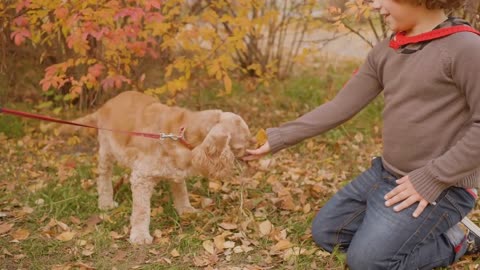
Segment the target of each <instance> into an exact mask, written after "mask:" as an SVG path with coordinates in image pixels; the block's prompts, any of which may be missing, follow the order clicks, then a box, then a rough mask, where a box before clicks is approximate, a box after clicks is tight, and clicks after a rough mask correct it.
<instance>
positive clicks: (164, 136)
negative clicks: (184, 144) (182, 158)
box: [160, 127, 185, 141]
mask: <svg viewBox="0 0 480 270" xmlns="http://www.w3.org/2000/svg"><path fill="white" fill-rule="evenodd" d="M165 139H171V140H174V141H178V140H184V139H185V128H184V127H182V128H180V134H179V135H176V134H173V133H160V140H161V141H163V140H165Z"/></svg>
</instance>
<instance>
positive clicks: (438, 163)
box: [409, 34, 480, 203]
mask: <svg viewBox="0 0 480 270" xmlns="http://www.w3.org/2000/svg"><path fill="white" fill-rule="evenodd" d="M467 35H468V36H467ZM463 37H465V38H464V39H463V41H464V42H462V45H461V48H458V50H456V53H455V54H454V55H452V56H451V68H452V69H451V74H452V78H453V81H454V82H455V84H456V85H457V87H458V88H459V90H460V91H462V93H464V95H465V100H466V105H467V106H468V108H469V111H470V115H471V118H470V121H469V122H468V123H466V124H468V125H469V126H468V128H467V131H466V132H465V134H464V135H463V137H462V138H461V139H460V140H458V141H457V142H456V143H455V144H454V145H453V146H452V147H451V148H450V149H448V151H446V152H445V153H444V154H443V155H441V156H439V157H438V158H435V159H433V160H430V161H429V162H428V163H427V164H426V165H425V166H424V167H421V168H419V169H417V170H414V171H413V172H411V173H410V174H409V178H410V181H411V182H412V184H413V186H414V187H415V190H416V191H417V192H418V193H420V194H421V195H422V196H423V197H424V199H426V200H427V201H429V202H430V203H432V202H434V201H435V200H436V199H437V197H438V196H439V195H440V193H441V192H442V191H443V190H444V189H446V188H448V187H450V186H453V185H455V184H456V183H457V182H458V181H460V180H462V181H466V182H468V183H474V182H475V180H476V178H477V177H479V176H478V175H477V173H476V171H477V170H478V169H479V168H480V140H479V138H480V84H479V83H478V73H479V71H480V37H478V36H477V35H474V34H466V35H463Z"/></svg>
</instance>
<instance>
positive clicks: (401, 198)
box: [384, 175, 428, 218]
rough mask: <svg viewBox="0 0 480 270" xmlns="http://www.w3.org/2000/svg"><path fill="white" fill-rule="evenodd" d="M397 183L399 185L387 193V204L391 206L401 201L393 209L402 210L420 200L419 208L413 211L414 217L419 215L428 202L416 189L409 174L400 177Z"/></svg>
mask: <svg viewBox="0 0 480 270" xmlns="http://www.w3.org/2000/svg"><path fill="white" fill-rule="evenodd" d="M397 184H398V186H397V187H395V188H394V189H393V190H392V191H390V192H389V193H387V195H385V197H384V199H385V200H386V202H385V205H386V206H387V207H390V206H392V205H394V204H397V203H399V204H398V205H395V207H393V210H394V211H395V212H400V211H402V210H403V209H405V208H408V207H410V206H411V205H412V204H414V203H416V202H419V204H418V206H417V209H415V211H414V212H413V217H415V218H417V217H419V216H420V214H421V213H422V212H423V210H425V208H426V207H427V205H428V202H427V201H426V200H425V199H424V198H423V197H422V195H420V194H419V193H418V192H417V191H416V190H415V188H414V187H413V185H412V182H410V178H408V175H407V176H404V177H402V178H400V179H398V180H397Z"/></svg>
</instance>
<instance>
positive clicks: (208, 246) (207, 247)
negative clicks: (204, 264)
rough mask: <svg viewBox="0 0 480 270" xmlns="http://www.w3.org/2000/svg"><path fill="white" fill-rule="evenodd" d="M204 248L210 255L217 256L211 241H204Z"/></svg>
mask: <svg viewBox="0 0 480 270" xmlns="http://www.w3.org/2000/svg"><path fill="white" fill-rule="evenodd" d="M202 246H203V248H204V249H205V250H206V251H207V252H208V253H210V254H212V255H214V254H215V247H214V246H213V242H212V241H211V240H207V241H203V243H202Z"/></svg>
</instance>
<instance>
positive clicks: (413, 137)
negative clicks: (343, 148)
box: [267, 32, 480, 203]
mask: <svg viewBox="0 0 480 270" xmlns="http://www.w3.org/2000/svg"><path fill="white" fill-rule="evenodd" d="M417 45H418V44H417ZM479 79H480V37H479V36H478V35H476V34H474V33H467V32H460V33H455V34H452V35H450V36H446V37H442V38H439V39H435V40H432V41H429V42H428V44H423V45H422V46H421V48H419V49H418V50H417V51H415V52H412V51H406V53H405V51H403V52H402V51H401V50H394V49H392V48H390V47H389V40H388V39H386V40H384V41H383V42H380V43H379V44H377V45H376V46H375V47H374V48H373V49H372V50H371V52H370V53H369V55H368V57H367V59H366V61H365V63H364V64H363V65H362V67H361V68H360V69H359V72H358V73H357V74H356V75H355V76H354V77H353V78H352V79H351V80H350V81H349V82H348V83H347V84H346V85H345V87H344V88H343V89H342V90H340V92H339V93H338V94H337V96H336V97H335V98H334V99H333V100H332V101H330V102H327V103H325V104H323V105H321V106H319V107H317V108H316V109H314V110H313V111H311V112H309V113H307V114H305V115H303V116H301V117H300V118H298V119H296V120H295V121H292V122H287V123H285V124H283V125H281V126H279V127H276V128H269V129H267V134H268V142H269V144H270V146H271V149H272V153H275V152H277V151H279V150H281V149H283V148H286V147H288V146H291V145H294V144H296V143H298V142H300V141H302V140H304V139H306V138H310V137H313V136H316V135H319V134H321V133H323V132H326V131H328V130H330V129H332V128H334V127H336V126H339V125H340V124H342V123H343V122H345V121H346V120H348V119H350V118H351V117H352V116H354V115H355V114H356V113H358V112H359V111H360V110H361V109H362V108H364V107H365V106H366V105H367V104H368V103H369V102H370V101H372V100H373V99H374V98H375V97H376V96H377V95H378V94H380V93H381V91H382V89H383V92H384V97H385V108H384V111H383V119H384V120H383V121H384V126H383V143H384V149H383V163H384V166H385V167H386V168H387V169H388V170H390V171H392V172H394V173H396V174H399V175H407V174H408V176H409V178H410V181H411V182H412V184H413V185H414V187H415V189H416V190H417V192H419V193H420V194H421V195H422V196H423V197H424V198H425V199H426V200H427V201H429V202H430V203H433V202H434V201H435V200H436V199H437V197H438V196H439V195H440V193H441V192H442V191H443V190H445V189H446V188H448V187H450V186H459V187H469V188H473V187H479V186H480V80H479Z"/></svg>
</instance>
